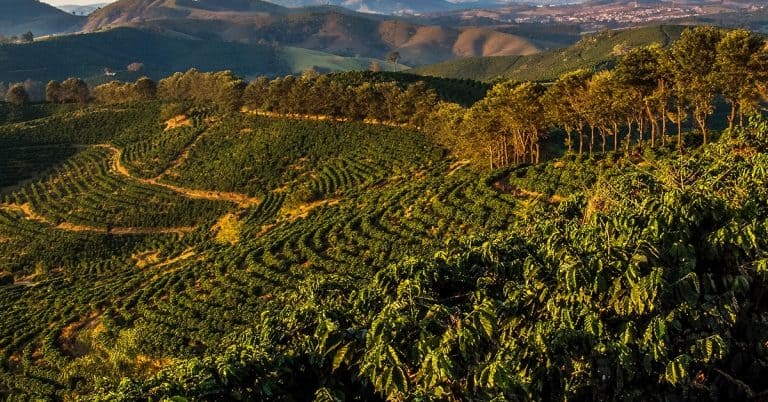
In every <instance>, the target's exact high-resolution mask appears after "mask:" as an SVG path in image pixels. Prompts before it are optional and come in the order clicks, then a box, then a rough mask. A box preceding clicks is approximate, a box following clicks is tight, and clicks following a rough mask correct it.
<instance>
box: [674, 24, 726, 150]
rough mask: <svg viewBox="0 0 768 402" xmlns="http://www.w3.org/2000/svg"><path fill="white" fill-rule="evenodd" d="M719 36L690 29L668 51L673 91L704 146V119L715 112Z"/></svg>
mask: <svg viewBox="0 0 768 402" xmlns="http://www.w3.org/2000/svg"><path fill="white" fill-rule="evenodd" d="M722 37H723V33H722V31H721V30H720V29H718V28H715V27H709V26H700V27H695V28H690V29H686V30H685V31H683V33H682V35H680V39H678V40H677V41H675V43H674V44H673V45H672V48H671V50H670V55H671V62H672V67H673V71H674V74H675V81H676V82H675V85H676V91H678V92H679V95H678V96H681V97H682V98H683V99H685V102H686V103H687V105H688V107H689V108H690V111H691V114H692V116H693V119H694V120H695V121H696V123H697V124H698V126H699V130H700V131H701V135H702V139H703V142H704V145H706V144H707V142H708V136H707V134H708V131H709V130H708V127H707V120H708V118H709V116H710V115H711V114H712V113H714V102H715V97H716V96H717V59H718V57H717V46H718V43H719V42H720V40H721V38H722Z"/></svg>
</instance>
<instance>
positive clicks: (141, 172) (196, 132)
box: [121, 126, 205, 178]
mask: <svg viewBox="0 0 768 402" xmlns="http://www.w3.org/2000/svg"><path fill="white" fill-rule="evenodd" d="M204 130H205V128H204V127H202V126H196V127H184V128H180V129H175V130H171V131H165V132H162V133H159V134H157V135H155V136H153V137H152V138H148V139H146V140H143V141H138V142H133V143H130V144H127V145H126V147H125V148H124V149H123V153H122V155H121V158H122V163H123V165H124V166H126V167H127V168H128V169H129V171H130V172H131V174H133V175H135V176H137V177H142V178H153V177H157V176H159V175H161V174H162V173H164V172H165V171H167V170H168V169H169V168H170V167H171V164H172V163H173V162H174V161H175V159H176V158H177V157H179V154H180V152H183V150H184V149H185V148H186V147H188V146H189V145H191V144H192V142H193V141H194V140H195V139H196V138H197V137H198V136H200V134H201V133H202V132H203V131H204Z"/></svg>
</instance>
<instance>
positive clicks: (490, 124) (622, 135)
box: [7, 27, 768, 168]
mask: <svg viewBox="0 0 768 402" xmlns="http://www.w3.org/2000/svg"><path fill="white" fill-rule="evenodd" d="M337 78H338V76H334V75H319V74H317V73H314V72H312V71H307V72H305V73H304V74H302V75H301V76H293V75H290V76H286V77H278V78H274V79H269V78H267V77H260V78H258V79H256V80H254V81H251V82H250V83H248V82H245V81H243V80H242V79H241V78H239V77H237V76H235V75H234V74H232V72H230V71H222V72H214V73H208V72H200V71H198V70H195V69H192V70H189V71H187V72H184V73H176V74H174V75H172V76H170V77H167V78H165V79H162V80H160V81H159V82H158V83H157V84H155V83H154V82H153V81H152V80H150V79H149V78H146V77H143V78H140V79H139V80H137V81H136V82H134V83H119V82H110V83H107V84H103V85H99V86H97V87H95V88H94V89H93V90H92V91H90V90H89V89H88V86H87V84H86V83H85V82H84V81H82V80H80V79H75V78H70V79H68V80H65V81H64V82H57V81H51V82H50V83H48V85H47V86H46V91H45V93H46V99H47V100H48V101H49V102H81V103H84V102H88V101H89V100H95V101H97V102H100V103H120V102H127V101H137V100H150V99H160V100H162V101H166V102H174V103H180V104H196V105H205V106H211V105H213V106H215V107H216V108H218V109H219V110H220V111H222V112H234V111H238V110H241V109H244V110H247V111H262V112H272V113H278V114H299V115H321V116H327V117H334V118H345V119H354V120H374V121H379V122H386V123H392V124H399V125H407V126H411V127H413V128H417V129H421V130H422V131H424V132H426V133H428V134H430V135H432V136H433V137H434V138H435V139H436V140H438V141H439V142H441V143H442V144H444V145H446V146H447V147H448V148H450V149H452V150H454V152H455V153H456V154H457V155H458V156H460V157H463V158H467V159H470V160H472V161H474V162H476V163H477V164H479V165H485V166H488V167H490V168H496V167H502V166H508V165H513V164H519V163H536V162H538V161H539V160H540V159H541V144H542V142H543V141H544V140H545V139H546V138H547V137H548V136H549V135H550V134H551V133H552V132H558V131H559V132H563V133H564V136H565V147H566V148H567V150H568V151H569V152H574V153H578V154H579V155H583V154H585V153H589V154H593V153H595V152H598V151H599V152H607V151H608V150H609V149H610V150H613V151H619V150H629V149H630V148H631V147H632V146H635V145H643V146H646V145H647V146H650V147H656V146H660V145H661V146H667V145H672V144H671V143H673V142H676V146H677V148H678V149H679V150H681V151H682V149H683V147H684V141H683V132H684V129H687V128H688V127H689V126H690V127H692V128H694V129H695V131H696V132H697V133H698V134H699V135H700V136H701V142H703V143H704V144H707V142H708V141H709V135H710V131H711V128H710V122H709V120H710V118H711V116H712V115H713V113H714V112H715V110H716V107H717V105H718V104H725V105H727V106H728V109H729V110H728V117H727V120H728V124H729V127H731V128H732V127H734V125H739V126H742V125H743V124H744V119H745V116H749V115H752V114H755V113H758V112H759V106H760V102H761V99H762V97H763V96H764V95H765V94H766V92H768V87H767V86H766V81H767V80H768V48H767V47H766V44H765V41H764V39H763V38H762V37H761V36H759V35H758V34H756V33H753V32H750V31H746V30H730V31H726V30H723V29H719V28H715V27H695V28H691V29H687V30H686V31H684V32H683V33H682V35H681V37H680V38H679V39H678V40H677V41H675V42H674V43H673V44H672V45H671V46H670V47H669V48H664V47H662V46H660V45H657V44H654V45H650V46H645V47H639V48H635V49H631V50H630V51H628V52H627V53H626V54H625V55H624V56H623V57H622V58H621V59H620V60H619V61H618V63H617V65H616V66H615V68H614V69H612V70H604V71H598V72H595V71H589V70H578V71H573V72H570V73H567V74H564V75H563V76H561V77H560V78H559V79H557V80H556V81H555V82H554V83H550V84H547V85H544V84H540V83H531V82H525V83H518V82H502V83H499V84H497V85H495V86H494V87H493V88H492V89H491V90H490V91H488V92H487V94H486V96H485V97H484V98H483V99H481V100H480V101H478V102H476V103H474V104H473V105H471V106H466V107H465V106H462V105H459V104H456V103H452V102H450V101H448V100H446V99H444V98H443V99H441V97H440V96H438V94H437V93H436V91H434V90H433V89H430V88H429V87H427V85H425V83H424V82H423V81H419V82H411V83H402V82H397V81H388V82H375V81H374V82H354V83H350V82H346V81H344V79H343V78H342V79H337ZM23 90H24V88H20V86H19V85H14V86H13V87H11V88H10V89H9V91H8V96H7V97H8V99H9V101H11V102H15V103H23V102H26V101H28V97H25V96H24V93H23ZM672 127H674V129H675V134H676V138H672V137H671V136H670V131H671V128H672Z"/></svg>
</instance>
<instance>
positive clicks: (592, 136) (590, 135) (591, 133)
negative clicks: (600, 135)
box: [589, 124, 595, 156]
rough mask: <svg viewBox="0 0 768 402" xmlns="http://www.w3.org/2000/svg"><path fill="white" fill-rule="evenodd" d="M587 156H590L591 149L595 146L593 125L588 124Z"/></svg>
mask: <svg viewBox="0 0 768 402" xmlns="http://www.w3.org/2000/svg"><path fill="white" fill-rule="evenodd" d="M589 130H590V134H589V156H592V151H593V150H594V148H595V126H594V125H592V124H590V125H589Z"/></svg>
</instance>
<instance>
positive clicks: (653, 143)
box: [645, 105, 659, 148]
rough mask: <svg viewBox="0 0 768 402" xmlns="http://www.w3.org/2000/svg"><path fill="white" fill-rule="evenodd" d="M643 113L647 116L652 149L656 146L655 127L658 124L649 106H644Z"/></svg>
mask: <svg viewBox="0 0 768 402" xmlns="http://www.w3.org/2000/svg"><path fill="white" fill-rule="evenodd" d="M645 112H646V113H647V114H648V122H649V123H650V124H651V148H654V147H655V146H656V126H658V125H659V122H658V121H657V120H656V117H655V116H654V115H653V110H652V109H651V105H646V108H645Z"/></svg>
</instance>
